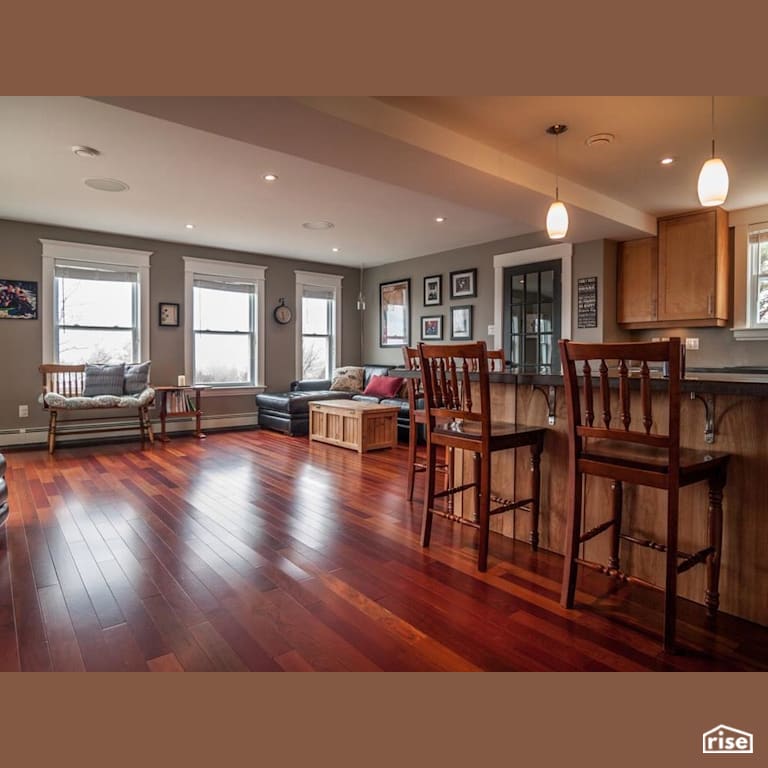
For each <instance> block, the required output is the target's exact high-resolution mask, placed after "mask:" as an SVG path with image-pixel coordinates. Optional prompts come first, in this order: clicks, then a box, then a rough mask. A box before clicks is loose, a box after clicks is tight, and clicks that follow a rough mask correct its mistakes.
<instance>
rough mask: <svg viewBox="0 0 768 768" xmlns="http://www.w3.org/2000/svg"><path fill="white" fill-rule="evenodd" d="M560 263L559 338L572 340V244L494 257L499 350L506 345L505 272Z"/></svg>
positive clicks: (495, 319)
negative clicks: (525, 266) (553, 262)
mask: <svg viewBox="0 0 768 768" xmlns="http://www.w3.org/2000/svg"><path fill="white" fill-rule="evenodd" d="M556 259H559V260H560V265H561V273H560V280H561V291H560V293H561V310H560V338H561V339H570V338H571V328H572V325H571V323H572V318H571V303H572V299H571V286H572V283H573V245H572V244H571V243H557V244H556V245H544V246H542V247H541V248H528V249H526V250H524V251H512V253H499V254H496V256H494V257H493V323H494V331H495V333H494V334H493V344H494V347H496V348H497V349H499V348H500V347H503V346H504V269H505V268H506V267H520V266H523V265H524V264H535V263H537V262H540V261H554V260H556Z"/></svg>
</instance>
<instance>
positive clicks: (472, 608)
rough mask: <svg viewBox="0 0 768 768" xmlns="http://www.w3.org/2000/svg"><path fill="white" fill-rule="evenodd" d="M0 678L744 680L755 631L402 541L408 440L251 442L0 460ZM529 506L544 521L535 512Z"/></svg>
mask: <svg viewBox="0 0 768 768" xmlns="http://www.w3.org/2000/svg"><path fill="white" fill-rule="evenodd" d="M5 455H6V459H7V461H8V473H7V479H8V487H9V492H10V504H11V514H10V517H9V519H8V522H7V524H6V526H5V527H4V528H3V529H2V530H0V671H12V670H13V671H15V670H130V671H140V670H141V671H146V670H152V671H181V670H190V671H191V670H196V671H202V670H231V671H245V670H291V671H298V670H530V671H536V670H570V671H574V670H592V671H599V670H620V671H633V670H765V669H768V628H765V627H759V626H757V625H754V624H749V623H748V622H745V621H741V620H739V619H736V618H734V617H731V616H726V615H721V616H720V617H719V619H718V625H717V629H716V630H714V631H713V630H710V629H709V628H707V626H706V623H705V618H704V608H703V606H700V605H696V604H692V603H688V602H686V601H683V600H681V601H680V608H679V613H680V617H679V640H680V642H681V644H682V645H683V646H684V648H683V652H682V653H679V654H676V655H674V656H671V655H665V654H663V653H662V652H661V647H660V632H661V620H662V616H661V599H660V596H658V595H655V594H653V593H650V592H648V591H646V590H642V589H640V588H627V587H624V588H622V589H621V590H620V591H615V587H614V585H613V584H612V583H610V582H609V581H607V580H605V579H603V578H601V577H600V576H599V575H597V574H594V575H593V574H586V575H584V576H582V577H580V581H579V591H578V592H577V609H576V610H573V611H566V610H564V609H562V608H561V607H560V606H559V604H558V595H559V589H560V576H561V570H562V558H561V557H560V556H558V555H554V554H552V553H548V552H542V551H540V552H538V553H536V554H533V553H531V551H530V549H529V547H528V545H527V544H526V543H523V542H513V541H511V540H509V539H505V538H502V537H501V536H499V535H498V534H491V544H490V557H489V569H488V572H487V573H485V574H479V573H478V572H477V571H476V570H475V560H476V551H475V544H476V542H475V539H476V532H475V531H474V530H472V529H470V528H467V527H465V526H457V525H455V524H451V523H450V522H448V521H446V520H441V519H437V520H436V521H435V524H434V530H433V536H432V544H431V546H430V548H429V549H428V550H422V549H421V547H420V546H419V536H418V533H419V526H420V522H421V494H422V485H421V481H418V482H417V486H416V493H415V494H414V499H415V500H414V502H413V503H409V502H407V501H405V477H406V470H407V449H406V447H405V446H402V445H401V446H398V447H397V448H396V449H394V450H386V451H380V452H376V453H370V454H366V455H363V456H361V455H358V454H357V453H354V452H352V451H347V450H344V449H340V448H336V447H333V446H327V445H323V444H319V443H314V444H312V445H310V444H309V443H308V441H307V439H306V438H290V437H285V436H283V435H279V434H276V433H273V432H269V431H261V430H256V431H247V432H230V433H218V434H211V435H209V437H208V439H207V440H205V441H198V440H195V439H194V438H174V439H173V440H172V441H171V442H169V443H166V444H155V446H154V447H151V448H147V449H146V450H142V449H141V448H140V447H139V446H138V445H137V444H134V443H121V444H111V445H98V446H96V445H94V446H83V447H73V448H67V447H63V448H59V449H57V451H56V454H55V455H54V456H53V457H51V456H49V455H48V454H47V452H46V451H45V450H43V449H41V450H34V451H16V452H14V451H10V452H6V454H5ZM542 514H543V515H546V509H543V510H542Z"/></svg>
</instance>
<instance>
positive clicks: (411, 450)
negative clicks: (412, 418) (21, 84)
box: [408, 422, 418, 501]
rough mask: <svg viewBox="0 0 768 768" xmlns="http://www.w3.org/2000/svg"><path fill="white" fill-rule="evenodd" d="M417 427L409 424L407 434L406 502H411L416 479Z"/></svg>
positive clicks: (412, 423) (414, 424)
mask: <svg viewBox="0 0 768 768" xmlns="http://www.w3.org/2000/svg"><path fill="white" fill-rule="evenodd" d="M417 429H418V427H417V425H416V423H415V422H411V428H410V430H409V432H408V501H413V483H414V480H415V479H416V442H417V440H418V433H417V431H416V430H417Z"/></svg>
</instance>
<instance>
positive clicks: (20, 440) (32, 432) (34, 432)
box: [0, 412, 259, 448]
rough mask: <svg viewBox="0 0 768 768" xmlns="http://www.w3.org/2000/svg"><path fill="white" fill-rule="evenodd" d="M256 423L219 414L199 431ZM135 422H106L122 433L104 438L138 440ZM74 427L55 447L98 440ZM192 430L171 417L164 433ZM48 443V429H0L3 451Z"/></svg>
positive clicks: (156, 425)
mask: <svg viewBox="0 0 768 768" xmlns="http://www.w3.org/2000/svg"><path fill="white" fill-rule="evenodd" d="M258 423H259V414H258V413H257V412H250V413H227V414H222V415H220V416H216V415H210V416H206V415H203V419H202V427H203V430H206V429H211V430H213V429H238V428H242V427H255V426H258ZM135 424H136V420H135V419H132V420H130V421H129V420H124V421H119V420H115V421H112V422H110V426H123V425H125V429H124V430H122V429H121V430H117V431H115V432H110V433H108V434H111V435H114V436H115V437H118V438H120V437H135V438H136V439H137V440H138V439H139V437H140V435H139V430H138V428H137V427H136V426H135ZM82 426H83V429H86V428H89V429H93V424H92V423H91V424H83V425H82ZM76 427H77V422H76V421H72V422H70V423H69V424H68V425H67V429H70V430H73V431H71V432H69V433H68V434H66V435H64V434H62V435H57V436H56V443H57V445H58V444H59V443H69V442H72V441H73V440H82V439H85V438H91V437H94V438H96V439H98V438H99V435H98V433H97V432H91V431H89V432H87V433H85V434H83V435H78V434H77V432H76V431H74V430H75V428H76ZM194 428H195V419H194V417H192V418H189V419H185V418H178V417H174V418H173V419H172V420H171V419H169V420H168V421H167V422H166V427H165V431H166V432H168V433H169V434H173V433H174V432H191V431H193V430H194ZM152 430H153V431H154V433H155V437H156V438H157V436H158V435H159V434H160V419H152ZM47 442H48V427H31V428H29V429H26V430H24V431H23V432H21V431H20V430H18V429H2V430H0V448H3V447H8V448H10V447H13V446H24V445H45V444H46V443H47Z"/></svg>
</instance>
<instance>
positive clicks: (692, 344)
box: [685, 337, 699, 349]
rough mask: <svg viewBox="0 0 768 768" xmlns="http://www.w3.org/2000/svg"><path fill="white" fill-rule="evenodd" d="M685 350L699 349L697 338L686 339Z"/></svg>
mask: <svg viewBox="0 0 768 768" xmlns="http://www.w3.org/2000/svg"><path fill="white" fill-rule="evenodd" d="M685 348H686V349H698V348H699V340H698V339H697V338H695V337H694V338H688V339H686V340H685Z"/></svg>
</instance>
